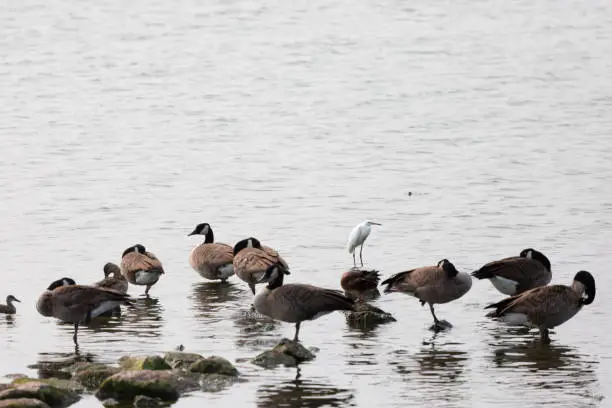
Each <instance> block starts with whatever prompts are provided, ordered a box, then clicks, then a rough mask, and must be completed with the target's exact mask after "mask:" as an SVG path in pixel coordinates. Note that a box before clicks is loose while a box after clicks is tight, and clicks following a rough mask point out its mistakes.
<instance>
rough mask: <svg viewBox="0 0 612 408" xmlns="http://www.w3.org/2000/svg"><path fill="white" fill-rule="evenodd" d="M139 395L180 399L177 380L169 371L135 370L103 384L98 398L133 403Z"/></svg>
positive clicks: (119, 374)
mask: <svg viewBox="0 0 612 408" xmlns="http://www.w3.org/2000/svg"><path fill="white" fill-rule="evenodd" d="M138 395H145V396H147V397H152V398H160V399H161V400H162V401H171V402H172V401H176V400H177V399H178V398H179V387H178V385H177V379H176V378H175V377H174V376H173V375H172V374H171V373H170V372H168V371H152V370H134V371H122V372H119V373H117V374H115V375H113V376H111V377H109V378H107V379H106V380H104V382H102V385H101V386H100V389H99V390H98V391H97V392H96V397H98V399H100V400H104V399H107V398H114V399H116V400H117V401H119V402H126V401H127V402H131V401H133V400H134V398H136V397H137V396H138Z"/></svg>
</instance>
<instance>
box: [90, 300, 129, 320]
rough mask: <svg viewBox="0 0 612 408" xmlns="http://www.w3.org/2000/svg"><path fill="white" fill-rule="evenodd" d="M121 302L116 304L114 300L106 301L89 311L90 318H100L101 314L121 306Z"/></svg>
mask: <svg viewBox="0 0 612 408" xmlns="http://www.w3.org/2000/svg"><path fill="white" fill-rule="evenodd" d="M121 303H122V302H118V301H116V300H108V301H106V302H102V303H100V304H99V305H98V307H96V308H95V309H93V310H92V311H91V317H96V316H100V315H101V314H103V313H106V312H108V311H109V310H113V309H114V308H116V307H117V306H119V305H121Z"/></svg>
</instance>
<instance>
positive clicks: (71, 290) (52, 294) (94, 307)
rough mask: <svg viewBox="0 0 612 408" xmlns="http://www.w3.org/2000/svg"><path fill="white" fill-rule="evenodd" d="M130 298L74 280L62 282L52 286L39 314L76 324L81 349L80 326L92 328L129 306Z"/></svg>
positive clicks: (42, 297) (41, 299) (38, 306)
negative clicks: (104, 315) (97, 320)
mask: <svg viewBox="0 0 612 408" xmlns="http://www.w3.org/2000/svg"><path fill="white" fill-rule="evenodd" d="M129 301H130V298H129V296H128V295H126V294H123V293H119V292H116V291H114V290H110V289H103V288H97V287H95V286H85V285H77V284H76V283H75V281H74V280H73V279H71V278H62V279H58V280H56V281H54V282H52V283H51V285H49V287H48V288H47V290H45V291H44V292H43V293H42V294H41V295H40V297H39V298H38V301H37V302H36V310H38V313H40V314H41V315H43V316H47V317H55V318H57V319H59V320H62V321H64V322H68V323H74V336H73V337H72V339H73V340H74V344H75V345H77V346H78V342H77V333H78V331H79V324H88V323H89V322H90V320H91V319H92V318H93V317H96V316H99V315H101V314H102V313H105V312H107V311H109V310H112V309H114V308H115V307H117V306H119V305H121V304H129Z"/></svg>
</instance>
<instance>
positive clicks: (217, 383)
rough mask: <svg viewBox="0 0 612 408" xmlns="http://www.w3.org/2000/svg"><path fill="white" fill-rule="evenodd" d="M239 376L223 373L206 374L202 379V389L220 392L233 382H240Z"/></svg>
mask: <svg viewBox="0 0 612 408" xmlns="http://www.w3.org/2000/svg"><path fill="white" fill-rule="evenodd" d="M238 381H240V380H238V377H234V376H228V375H221V374H205V375H203V376H202V379H201V380H200V385H201V387H200V389H201V390H202V391H205V392H218V391H221V390H223V389H224V388H227V387H229V386H230V385H232V384H235V383H236V382H238Z"/></svg>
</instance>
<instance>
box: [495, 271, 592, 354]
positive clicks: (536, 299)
mask: <svg viewBox="0 0 612 408" xmlns="http://www.w3.org/2000/svg"><path fill="white" fill-rule="evenodd" d="M594 299H595V280H594V278H593V276H592V275H591V274H590V273H589V272H586V271H580V272H578V273H577V274H576V275H575V276H574V280H573V282H572V285H571V286H565V285H551V286H540V287H537V288H534V289H530V290H528V291H526V292H523V293H521V294H519V295H515V296H511V297H508V298H506V299H504V300H502V301H500V302H497V303H493V304H491V305H488V306H487V307H486V309H494V310H493V311H492V312H491V313H489V314H488V315H487V316H488V317H493V318H496V319H499V320H501V321H503V322H506V323H510V324H516V325H525V326H531V327H538V328H539V329H540V335H541V337H542V340H543V341H545V342H548V341H550V339H549V337H548V329H552V328H554V327H557V326H559V325H561V324H563V323H565V322H566V321H568V320H569V319H571V318H572V317H574V316H575V315H576V313H578V312H579V311H580V310H581V309H582V307H583V306H584V305H588V304H591V303H592V302H593V300H594Z"/></svg>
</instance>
